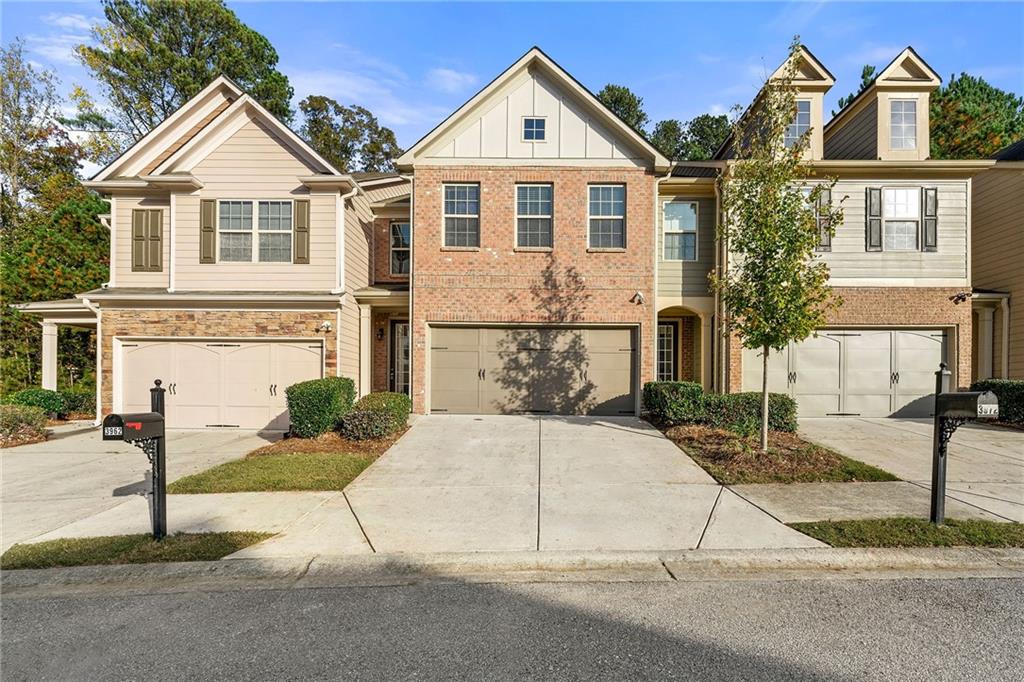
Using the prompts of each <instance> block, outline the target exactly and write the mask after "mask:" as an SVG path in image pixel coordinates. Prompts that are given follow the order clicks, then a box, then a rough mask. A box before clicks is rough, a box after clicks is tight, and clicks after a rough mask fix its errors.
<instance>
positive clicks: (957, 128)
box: [930, 73, 1024, 159]
mask: <svg viewBox="0 0 1024 682" xmlns="http://www.w3.org/2000/svg"><path fill="white" fill-rule="evenodd" d="M930 108H931V111H930V114H931V155H932V157H933V158H936V159H985V158H988V157H990V156H992V155H993V154H995V153H996V152H997V151H999V150H1000V149H1002V148H1003V147H1006V146H1007V145H1010V144H1012V143H1014V142H1016V141H1017V140H1020V139H1022V138H1024V98H1021V97H1018V96H1017V95H1015V94H1013V93H1012V92H1006V91H1004V90H1000V89H999V88H996V87H993V86H992V85H989V84H988V83H987V82H985V79H984V78H978V77H975V76H970V75H968V74H966V73H961V74H960V76H959V77H956V76H954V77H952V78H950V79H949V83H947V84H946V85H944V86H943V87H941V88H939V89H938V90H936V91H935V92H934V93H932V96H931V107H930Z"/></svg>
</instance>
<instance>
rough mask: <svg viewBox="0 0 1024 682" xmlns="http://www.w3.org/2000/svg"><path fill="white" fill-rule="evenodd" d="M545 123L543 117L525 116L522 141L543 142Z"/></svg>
mask: <svg viewBox="0 0 1024 682" xmlns="http://www.w3.org/2000/svg"><path fill="white" fill-rule="evenodd" d="M545 123H546V121H545V120H544V119H543V118H532V117H527V118H524V119H523V141H525V142H543V141H544V140H545V139H546V138H545V132H546V130H545Z"/></svg>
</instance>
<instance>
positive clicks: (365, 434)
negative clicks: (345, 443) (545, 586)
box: [339, 410, 395, 440]
mask: <svg viewBox="0 0 1024 682" xmlns="http://www.w3.org/2000/svg"><path fill="white" fill-rule="evenodd" d="M339 430H340V431H341V435H343V436H344V437H345V438H348V439H349V440H373V439H375V438H384V437H385V436H387V435H389V434H391V433H393V432H394V431H395V422H394V418H393V417H392V416H391V415H390V414H388V413H387V412H384V411H381V410H352V411H351V412H349V413H348V414H346V415H345V416H344V417H342V418H341V424H340V426H339Z"/></svg>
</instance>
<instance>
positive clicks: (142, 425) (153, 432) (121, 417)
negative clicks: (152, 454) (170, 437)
mask: <svg viewBox="0 0 1024 682" xmlns="http://www.w3.org/2000/svg"><path fill="white" fill-rule="evenodd" d="M163 437H164V417H163V415H162V414H160V413H159V412H136V413H134V414H108V415H107V416H106V418H104V420H103V440H123V441H127V442H132V441H137V440H149V439H150V438H163Z"/></svg>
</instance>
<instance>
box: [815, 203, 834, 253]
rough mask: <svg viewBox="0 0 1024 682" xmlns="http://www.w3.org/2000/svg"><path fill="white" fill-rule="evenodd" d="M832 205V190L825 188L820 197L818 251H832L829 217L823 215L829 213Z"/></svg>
mask: <svg viewBox="0 0 1024 682" xmlns="http://www.w3.org/2000/svg"><path fill="white" fill-rule="evenodd" d="M831 205H832V190H831V189H829V188H827V187H826V188H825V189H823V190H821V194H820V195H818V211H817V216H816V217H817V220H818V247H817V250H818V251H831V250H832V235H831V234H830V233H829V229H828V228H829V224H828V217H827V215H824V216H823V215H822V213H823V212H825V211H827V210H828V208H829V207H830V206H831Z"/></svg>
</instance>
